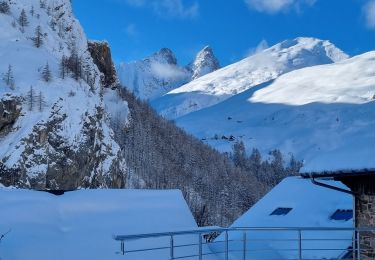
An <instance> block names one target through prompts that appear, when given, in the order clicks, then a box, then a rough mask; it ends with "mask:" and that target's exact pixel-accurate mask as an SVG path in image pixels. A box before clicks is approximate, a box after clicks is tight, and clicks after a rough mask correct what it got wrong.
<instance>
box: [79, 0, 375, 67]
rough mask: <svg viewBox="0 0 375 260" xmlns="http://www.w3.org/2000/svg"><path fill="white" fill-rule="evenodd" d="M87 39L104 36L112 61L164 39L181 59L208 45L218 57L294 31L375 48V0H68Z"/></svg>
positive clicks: (351, 49)
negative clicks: (110, 50) (108, 45)
mask: <svg viewBox="0 0 375 260" xmlns="http://www.w3.org/2000/svg"><path fill="white" fill-rule="evenodd" d="M73 4H74V11H75V14H76V16H77V17H78V18H79V20H80V22H81V23H82V25H83V27H84V29H85V31H86V33H87V35H88V37H89V38H91V39H97V40H102V39H105V40H107V41H108V42H109V43H110V45H111V47H112V52H113V57H114V59H115V61H116V62H120V61H126V62H129V61H132V60H137V59H143V58H144V57H146V56H147V55H150V54H152V53H153V52H155V51H157V50H158V49H160V48H162V47H168V48H170V49H172V50H173V51H174V52H175V54H176V56H177V59H178V61H179V63H180V64H182V65H185V64H187V63H188V62H189V61H190V60H191V59H193V57H194V55H195V54H196V53H197V52H198V51H199V50H200V49H201V48H203V47H204V46H205V45H210V46H211V47H212V48H213V49H214V51H215V54H216V56H217V57H218V58H219V60H220V62H221V64H222V65H227V64H230V63H233V62H235V61H237V60H240V59H242V58H244V57H245V56H246V55H248V54H249V53H251V52H252V51H254V50H255V49H256V48H257V46H258V44H259V43H260V42H262V41H263V42H264V41H266V42H267V43H268V45H273V44H276V43H278V42H280V41H282V40H284V39H289V38H295V37H299V36H309V37H317V38H321V39H328V40H330V41H331V42H333V43H334V44H336V45H337V46H338V47H340V48H341V49H343V50H344V51H345V52H347V53H348V54H350V55H356V54H359V53H363V52H366V51H370V50H375V0H90V1H80V0H75V1H73Z"/></svg>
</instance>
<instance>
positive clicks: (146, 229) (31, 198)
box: [0, 188, 198, 260]
mask: <svg viewBox="0 0 375 260" xmlns="http://www.w3.org/2000/svg"><path fill="white" fill-rule="evenodd" d="M0 197H1V200H0V212H1V221H0V234H4V233H6V232H7V231H8V230H10V232H9V233H8V234H7V235H6V236H5V237H4V239H3V240H2V241H1V243H0V258H1V259H14V260H18V259H20V260H21V259H40V260H44V259H45V260H49V259H124V257H125V259H127V257H129V259H140V260H141V259H151V258H152V259H156V260H158V259H167V258H168V255H169V250H164V251H163V250H162V251H154V252H151V253H148V254H147V253H138V254H137V253H132V254H131V255H129V256H122V255H119V251H120V242H117V241H115V240H114V239H113V235H132V234H143V233H152V232H155V233H157V232H168V231H184V230H194V229H197V228H198V227H197V224H196V222H195V220H194V218H193V216H192V214H191V212H190V210H189V208H188V206H187V204H186V202H185V200H184V198H183V196H182V194H181V192H180V191H177V190H170V191H154V190H78V191H72V192H66V193H65V194H63V195H61V196H55V195H52V194H49V193H46V192H39V191H31V190H18V189H5V188H2V189H0ZM197 241H198V239H197V238H196V237H189V236H182V237H177V238H176V245H178V244H179V243H183V244H191V243H196V242H197ZM168 245H169V238H164V239H145V240H138V241H131V242H128V243H126V249H127V250H132V249H139V248H152V247H158V246H168ZM189 250H196V249H195V248H191V249H187V251H186V250H182V251H181V250H180V251H176V253H181V254H182V253H183V254H189V253H190V254H195V253H196V252H195V251H189ZM129 254H130V253H129Z"/></svg>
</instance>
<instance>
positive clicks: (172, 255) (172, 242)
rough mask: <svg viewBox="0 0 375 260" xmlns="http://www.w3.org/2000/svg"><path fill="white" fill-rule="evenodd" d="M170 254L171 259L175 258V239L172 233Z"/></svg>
mask: <svg viewBox="0 0 375 260" xmlns="http://www.w3.org/2000/svg"><path fill="white" fill-rule="evenodd" d="M169 256H170V259H171V260H173V259H174V240H173V235H171V238H170V251H169Z"/></svg>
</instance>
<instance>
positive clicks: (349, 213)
mask: <svg viewBox="0 0 375 260" xmlns="http://www.w3.org/2000/svg"><path fill="white" fill-rule="evenodd" d="M352 218H353V210H351V209H338V210H336V211H335V213H333V214H332V216H331V219H332V220H344V221H348V220H349V219H352Z"/></svg>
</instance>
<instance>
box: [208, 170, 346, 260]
mask: <svg viewBox="0 0 375 260" xmlns="http://www.w3.org/2000/svg"><path fill="white" fill-rule="evenodd" d="M327 184H329V185H334V186H337V187H340V188H346V187H345V186H344V185H343V184H341V183H340V182H334V181H331V182H327ZM346 189H347V188H346ZM277 208H291V211H290V212H289V213H288V214H286V215H271V213H272V212H273V211H274V210H276V209H277ZM336 210H353V198H352V196H351V195H349V194H345V193H342V192H338V191H334V190H331V189H327V188H323V187H319V186H316V185H314V184H312V183H311V181H310V180H305V179H301V178H298V177H291V178H286V179H284V180H283V181H282V182H281V183H280V184H278V185H277V186H276V187H275V188H273V189H272V190H271V191H270V192H269V193H268V194H267V195H266V196H265V197H263V198H262V199H261V200H260V201H258V202H257V203H256V204H255V205H254V206H253V207H252V208H250V209H249V210H248V211H247V212H245V213H244V214H243V215H242V216H241V217H240V218H239V219H237V220H236V221H235V222H234V223H233V224H232V225H231V228H235V227H254V228H275V227H276V228H295V227H300V228H304V227H305V228H352V227H353V219H350V220H348V221H344V220H333V219H331V216H332V215H333V213H335V212H336ZM352 236H353V234H352V232H351V231H334V232H329V231H319V230H318V231H304V232H303V233H302V238H303V239H316V240H315V241H314V240H310V241H308V240H304V241H303V242H302V249H304V250H303V252H302V258H303V259H341V257H342V256H343V255H344V254H345V253H346V252H347V250H346V249H347V248H349V247H350V246H351V245H352V241H351V239H352ZM247 237H248V243H247V245H246V248H247V250H248V253H247V255H246V256H247V258H248V259H259V260H261V259H297V258H298V251H297V250H296V249H298V232H296V231H249V232H247ZM229 239H230V240H237V241H239V242H230V243H229V248H230V250H233V251H234V250H236V249H237V250H239V252H232V253H231V254H230V258H229V259H242V258H241V257H242V252H241V251H240V250H242V249H243V242H242V239H243V232H229ZM278 239H279V240H283V241H277V240H278ZM319 239H321V240H319ZM324 239H326V240H324ZM327 239H338V240H336V241H335V240H331V241H329V240H327ZM224 240H225V238H224V235H221V236H219V237H218V238H217V239H216V240H215V242H219V241H224ZM254 241H256V242H254ZM210 247H211V249H212V251H213V252H220V251H223V249H224V245H223V243H215V244H212V245H210ZM266 249H267V251H265V250H266ZM286 249H292V250H286ZM293 249H294V250H293ZM307 249H315V250H307ZM316 249H320V250H316ZM324 249H327V250H324ZM332 249H341V250H332ZM222 259H224V257H223V258H222Z"/></svg>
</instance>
